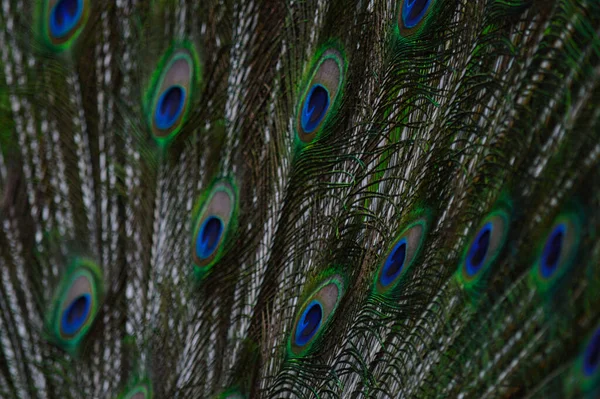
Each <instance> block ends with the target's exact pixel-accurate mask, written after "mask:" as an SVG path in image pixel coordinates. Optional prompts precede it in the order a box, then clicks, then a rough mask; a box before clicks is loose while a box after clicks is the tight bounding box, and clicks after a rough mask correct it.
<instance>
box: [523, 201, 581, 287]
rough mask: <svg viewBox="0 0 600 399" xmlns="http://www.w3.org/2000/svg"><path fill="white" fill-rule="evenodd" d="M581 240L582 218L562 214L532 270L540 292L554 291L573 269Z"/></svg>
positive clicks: (575, 214)
mask: <svg viewBox="0 0 600 399" xmlns="http://www.w3.org/2000/svg"><path fill="white" fill-rule="evenodd" d="M580 240H581V217H580V215H579V214H578V213H577V212H575V211H573V212H565V213H563V214H560V215H559V216H558V217H557V218H556V219H555V220H554V222H553V223H552V225H551V227H550V228H549V229H548V231H547V233H546V235H545V238H544V241H543V245H541V249H540V251H539V254H538V256H537V260H536V262H535V264H534V266H533V268H532V270H531V273H532V278H533V280H534V282H535V283H536V287H537V289H538V290H539V291H541V292H545V291H547V290H549V289H552V288H553V287H554V286H555V285H556V283H557V282H558V281H559V280H560V279H561V277H562V276H564V275H565V273H567V271H568V269H569V268H570V267H571V265H572V263H573V261H574V259H575V256H576V254H577V249H578V247H579V242H580Z"/></svg>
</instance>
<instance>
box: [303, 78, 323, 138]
mask: <svg viewBox="0 0 600 399" xmlns="http://www.w3.org/2000/svg"><path fill="white" fill-rule="evenodd" d="M328 108H329V92H328V91H327V89H326V88H325V87H323V86H321V85H320V84H315V85H313V86H312V87H311V88H310V91H309V92H308V95H307V96H306V100H304V107H302V117H301V122H302V130H304V132H305V133H312V132H313V131H314V130H315V129H316V128H317V127H318V126H319V124H320V123H321V121H323V119H324V118H325V115H326V114H327V109H328Z"/></svg>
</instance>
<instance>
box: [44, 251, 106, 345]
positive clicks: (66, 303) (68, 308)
mask: <svg viewBox="0 0 600 399" xmlns="http://www.w3.org/2000/svg"><path fill="white" fill-rule="evenodd" d="M102 295H103V284H102V273H101V271H100V269H99V268H98V266H97V265H96V264H95V263H94V262H92V261H91V260H89V259H85V258H77V259H75V260H74V261H73V263H72V265H71V266H70V268H69V270H68V272H67V273H66V274H65V276H64V277H63V280H62V281H61V284H60V285H59V287H58V290H57V292H56V295H55V300H54V301H53V308H52V310H51V312H50V313H49V314H50V318H49V320H48V330H49V331H50V334H51V336H52V338H53V341H55V342H56V344H57V345H59V346H60V347H62V348H63V349H65V350H66V351H68V352H71V353H72V352H74V351H75V350H76V348H77V347H78V345H79V343H80V342H81V340H82V339H83V338H84V337H85V335H86V334H87V332H88V331H89V329H90V327H91V325H92V324H93V322H94V319H95V317H96V314H97V313H98V309H99V305H100V300H101V298H102Z"/></svg>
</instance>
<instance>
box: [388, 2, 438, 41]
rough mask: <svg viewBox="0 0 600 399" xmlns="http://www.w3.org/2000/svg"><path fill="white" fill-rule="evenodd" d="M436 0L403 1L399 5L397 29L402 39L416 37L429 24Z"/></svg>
mask: <svg viewBox="0 0 600 399" xmlns="http://www.w3.org/2000/svg"><path fill="white" fill-rule="evenodd" d="M435 3H436V0H401V1H400V3H399V5H398V17H397V27H398V33H399V35H400V36H401V37H402V38H408V37H411V36H414V35H416V34H418V33H419V32H421V31H422V29H423V27H424V26H425V25H426V24H427V22H428V20H429V18H430V16H431V14H432V13H433V9H434V8H435Z"/></svg>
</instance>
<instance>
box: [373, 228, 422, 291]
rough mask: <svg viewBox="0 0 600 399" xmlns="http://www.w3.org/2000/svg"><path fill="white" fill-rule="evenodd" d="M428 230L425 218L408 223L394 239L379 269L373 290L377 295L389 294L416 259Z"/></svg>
mask: <svg viewBox="0 0 600 399" xmlns="http://www.w3.org/2000/svg"><path fill="white" fill-rule="evenodd" d="M428 230H429V220H428V219H427V218H426V217H423V218H420V219H417V220H416V221H414V222H412V223H410V224H409V225H408V226H407V227H406V228H405V229H404V230H403V231H402V232H401V233H400V235H399V236H398V237H397V238H396V240H395V241H394V244H393V245H392V246H391V247H390V249H389V251H388V255H387V257H386V259H385V261H384V262H383V264H382V265H381V266H380V267H379V270H378V272H377V274H376V277H375V282H374V289H375V291H376V292H377V293H379V294H385V293H390V292H391V291H392V290H393V289H394V288H395V287H397V285H398V283H399V282H400V281H401V280H402V278H403V276H405V275H406V273H407V271H408V270H409V269H410V267H411V266H412V265H413V263H414V262H415V260H416V259H417V258H418V256H419V254H420V252H421V250H422V248H423V243H424V241H425V237H426V236H427V232H428Z"/></svg>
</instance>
